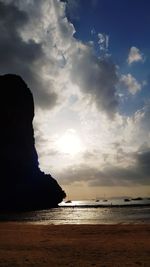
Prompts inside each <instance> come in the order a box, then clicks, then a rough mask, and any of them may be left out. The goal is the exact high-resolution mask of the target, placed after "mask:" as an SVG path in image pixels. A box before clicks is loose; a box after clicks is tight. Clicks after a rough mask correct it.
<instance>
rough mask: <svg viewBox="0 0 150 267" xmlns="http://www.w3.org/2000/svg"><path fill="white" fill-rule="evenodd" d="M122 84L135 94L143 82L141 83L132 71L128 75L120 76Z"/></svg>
mask: <svg viewBox="0 0 150 267" xmlns="http://www.w3.org/2000/svg"><path fill="white" fill-rule="evenodd" d="M120 82H121V85H122V86H123V87H125V88H127V89H128V91H129V93H130V94H132V95H135V94H136V93H137V92H139V91H140V90H141V89H142V84H140V83H139V82H138V81H137V80H136V79H135V78H134V77H133V76H132V75H131V74H130V73H128V74H127V75H121V78H120Z"/></svg>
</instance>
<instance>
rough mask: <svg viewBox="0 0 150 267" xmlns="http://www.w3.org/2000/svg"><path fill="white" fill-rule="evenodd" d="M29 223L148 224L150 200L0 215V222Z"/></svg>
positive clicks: (71, 204)
mask: <svg viewBox="0 0 150 267" xmlns="http://www.w3.org/2000/svg"><path fill="white" fill-rule="evenodd" d="M4 221H6V222H24V223H27V224H43V225H49V224H54V225H62V224H130V223H132V224H139V223H140V224H145V223H147V224H149V223H150V199H149V198H147V199H140V200H129V199H125V200H124V199H113V200H106V199H105V200H98V199H97V200H82V201H67V202H62V203H60V204H59V207H58V208H52V209H46V210H40V211H28V212H17V213H16V212H15V213H14V212H11V213H0V222H4Z"/></svg>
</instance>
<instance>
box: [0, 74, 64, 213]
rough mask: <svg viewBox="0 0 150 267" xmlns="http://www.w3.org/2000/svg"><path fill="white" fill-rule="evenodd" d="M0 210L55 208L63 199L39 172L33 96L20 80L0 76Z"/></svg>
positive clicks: (52, 179) (48, 178)
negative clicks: (33, 123) (33, 122)
mask: <svg viewBox="0 0 150 267" xmlns="http://www.w3.org/2000/svg"><path fill="white" fill-rule="evenodd" d="M0 95H1V96H0V118H1V119H0V123H1V130H0V210H34V209H44V208H45V209H46V208H51V207H57V205H58V203H60V202H61V201H62V200H63V198H64V197H65V196H66V194H65V192H64V191H63V190H62V189H61V187H60V186H59V184H58V183H57V181H56V180H55V179H54V178H52V177H51V175H46V174H44V173H43V172H42V171H41V170H40V169H39V163H38V156H37V152H36V149H35V141H34V131H33V126H32V121H33V118H34V102H33V96H32V93H31V91H30V90H29V88H28V87H27V85H26V83H25V82H24V81H23V80H22V78H21V77H19V76H17V75H13V74H7V75H3V76H0Z"/></svg>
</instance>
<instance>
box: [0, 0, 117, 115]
mask: <svg viewBox="0 0 150 267" xmlns="http://www.w3.org/2000/svg"><path fill="white" fill-rule="evenodd" d="M73 3H74V1H73V2H70V5H71V6H72V5H73ZM0 5H1V16H0V22H1V23H0V30H1V36H0V50H1V51H2V53H1V61H0V72H1V73H8V72H10V73H11V72H14V73H17V74H19V75H21V76H22V77H23V78H24V79H25V80H26V82H27V84H28V86H29V87H30V88H31V90H32V92H33V95H34V98H35V103H36V105H37V106H39V107H41V108H42V109H51V108H53V107H56V106H57V105H62V104H63V102H65V101H66V96H67V97H70V94H71V93H72V92H71V88H72V87H73V86H72V85H73V84H75V85H77V86H78V87H79V90H80V92H81V93H82V94H83V95H84V96H85V97H86V98H90V100H91V103H96V105H97V107H98V109H99V110H103V111H104V112H106V113H107V114H109V115H111V116H113V113H115V112H116V108H117V105H118V103H117V97H116V82H117V75H116V68H115V65H114V64H113V63H112V62H109V61H108V60H107V59H103V60H100V59H98V58H97V57H96V55H94V50H93V47H92V46H89V45H88V44H82V43H81V42H80V41H78V40H76V39H75V38H74V33H75V29H74V26H73V25H72V24H71V23H70V22H69V21H68V19H67V17H66V13H65V11H66V3H63V2H60V1H53V0H46V1H44V2H43V1H41V0H38V1H35V0H34V1H21V0H18V1H12V0H7V1H5V2H4V1H3V0H0ZM106 39H107V42H106V43H108V38H106ZM101 45H102V44H101ZM56 77H57V79H56ZM73 93H74V92H73Z"/></svg>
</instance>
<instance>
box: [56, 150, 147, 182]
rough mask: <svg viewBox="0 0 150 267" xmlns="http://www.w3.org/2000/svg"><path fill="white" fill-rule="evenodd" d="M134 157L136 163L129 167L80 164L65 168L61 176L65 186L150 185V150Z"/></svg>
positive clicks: (138, 153)
mask: <svg viewBox="0 0 150 267" xmlns="http://www.w3.org/2000/svg"><path fill="white" fill-rule="evenodd" d="M132 157H133V160H134V161H133V162H135V163H134V164H131V165H130V166H128V167H121V166H120V167H119V166H115V165H114V166H113V165H107V167H104V168H102V167H101V168H99V167H98V166H97V167H96V166H89V165H87V164H80V165H74V166H69V167H68V168H65V169H64V170H63V171H62V172H61V173H60V174H59V175H60V177H61V179H62V180H61V181H62V183H63V184H72V183H75V182H82V181H86V182H87V183H88V184H89V186H136V185H150V179H149V178H150V170H149V165H150V148H149V150H148V151H146V152H137V153H135V154H133V155H132Z"/></svg>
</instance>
